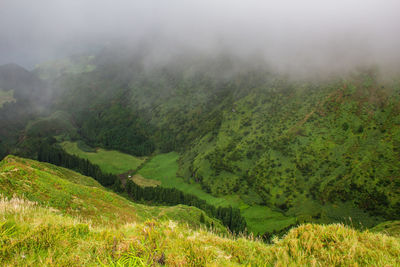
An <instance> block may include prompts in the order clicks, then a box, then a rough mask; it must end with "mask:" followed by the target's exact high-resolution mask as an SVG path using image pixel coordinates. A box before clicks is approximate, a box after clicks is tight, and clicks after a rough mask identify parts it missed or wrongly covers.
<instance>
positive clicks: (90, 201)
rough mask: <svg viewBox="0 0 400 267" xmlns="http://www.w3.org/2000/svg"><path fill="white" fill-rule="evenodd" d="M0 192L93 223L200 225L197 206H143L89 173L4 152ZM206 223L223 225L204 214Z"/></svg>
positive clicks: (217, 226) (114, 224)
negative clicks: (171, 220) (157, 222)
mask: <svg viewBox="0 0 400 267" xmlns="http://www.w3.org/2000/svg"><path fill="white" fill-rule="evenodd" d="M0 194H2V195H3V196H4V197H8V198H11V197H13V196H17V197H24V198H26V199H28V200H30V201H34V202H37V203H39V204H40V205H44V206H48V207H51V208H54V209H57V210H58V211H60V212H61V213H62V214H66V215H70V216H77V215H79V217H81V218H84V219H85V220H91V221H92V223H93V224H101V225H110V226H118V225H120V224H122V223H135V222H140V221H145V220H147V219H160V220H164V219H166V220H168V219H171V218H174V220H177V221H182V222H185V223H188V224H190V225H200V223H199V218H200V214H201V213H203V212H202V211H200V210H199V209H197V208H194V207H188V206H182V205H181V206H179V205H178V206H173V207H161V206H154V207H153V206H146V205H141V204H136V203H133V202H131V201H129V200H127V199H125V198H124V197H122V196H119V195H117V194H115V193H114V192H111V191H108V190H106V189H105V188H103V187H102V186H101V185H100V184H99V183H98V182H97V181H95V180H94V179H93V178H91V177H87V176H83V175H81V174H78V173H76V172H73V171H71V170H68V169H65V168H62V167H58V166H54V165H51V164H48V163H42V162H37V161H34V160H28V159H22V158H18V157H15V156H7V157H6V158H5V159H3V160H2V161H1V163H0ZM205 217H206V223H207V224H211V222H213V224H214V225H215V227H216V229H219V231H225V228H224V227H223V226H222V225H221V224H220V223H219V222H218V221H216V220H214V219H211V218H209V217H207V216H205Z"/></svg>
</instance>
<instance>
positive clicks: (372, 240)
mask: <svg viewBox="0 0 400 267" xmlns="http://www.w3.org/2000/svg"><path fill="white" fill-rule="evenodd" d="M0 194H1V195H2V196H1V197H0V244H1V247H0V264H1V265H2V266H35V265H40V266H97V265H100V264H104V265H106V266H263V265H267V266H311V265H317V266H350V265H359V266H397V265H399V264H400V259H399V257H398V255H399V254H400V240H399V238H397V237H391V236H388V235H385V234H381V233H371V232H368V231H363V232H360V231H357V230H354V229H351V228H349V227H345V226H343V225H340V224H333V225H327V226H322V225H312V224H306V225H302V226H299V227H296V228H294V229H292V230H290V231H289V233H288V234H287V235H286V236H285V237H284V238H283V239H279V240H278V239H275V240H274V242H273V244H271V245H267V244H265V243H263V242H260V241H259V240H254V239H253V238H249V237H245V236H243V237H234V236H231V235H229V234H227V233H226V232H225V231H224V229H223V228H222V226H221V225H220V224H219V223H218V221H215V220H213V219H211V218H209V217H208V216H207V215H205V214H204V213H203V212H201V211H200V210H198V209H196V208H194V207H187V206H182V205H178V206H174V207H151V206H144V205H141V204H135V203H132V202H130V201H128V200H126V199H125V198H123V197H121V196H119V195H117V194H115V193H112V192H109V191H108V190H107V189H105V188H103V187H102V186H101V185H100V184H99V183H97V182H96V181H95V180H93V179H92V178H90V177H86V176H83V175H80V174H78V173H76V172H73V171H71V170H68V169H64V168H61V167H57V166H54V165H51V164H48V163H43V162H37V161H34V160H29V159H23V158H19V157H15V156H8V157H6V158H5V159H4V160H2V161H1V162H0ZM172 220H173V221H172ZM394 223H395V222H392V224H394ZM204 224H213V225H214V227H215V228H214V230H213V231H211V229H206V228H205V227H204ZM202 225H203V226H202Z"/></svg>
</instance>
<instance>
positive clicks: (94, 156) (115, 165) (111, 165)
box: [61, 141, 144, 174]
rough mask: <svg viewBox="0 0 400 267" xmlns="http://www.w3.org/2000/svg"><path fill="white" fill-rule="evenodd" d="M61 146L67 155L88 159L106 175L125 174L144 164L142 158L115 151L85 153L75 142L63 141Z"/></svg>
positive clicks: (100, 150) (101, 150) (103, 150)
mask: <svg viewBox="0 0 400 267" xmlns="http://www.w3.org/2000/svg"><path fill="white" fill-rule="evenodd" d="M61 145H62V147H63V148H64V149H65V151H67V153H70V154H73V155H77V156H78V157H81V158H85V159H88V160H90V162H92V163H93V164H97V165H99V166H100V168H101V169H102V171H104V172H107V173H113V174H121V173H125V172H128V171H130V170H135V169H136V168H137V167H138V166H140V165H141V164H142V163H143V162H144V159H143V158H138V157H134V156H132V155H128V154H125V153H121V152H118V151H115V150H105V149H102V148H98V149H97V150H96V153H93V152H85V151H82V150H81V149H79V148H78V146H77V143H76V142H68V141H65V142H63V143H62V144H61Z"/></svg>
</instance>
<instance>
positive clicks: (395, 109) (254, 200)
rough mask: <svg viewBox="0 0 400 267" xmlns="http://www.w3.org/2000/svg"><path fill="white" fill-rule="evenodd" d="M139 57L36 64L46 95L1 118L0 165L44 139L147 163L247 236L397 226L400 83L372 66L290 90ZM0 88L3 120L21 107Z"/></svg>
mask: <svg viewBox="0 0 400 267" xmlns="http://www.w3.org/2000/svg"><path fill="white" fill-rule="evenodd" d="M144 58H145V53H132V52H130V51H128V50H127V51H123V50H120V51H119V53H116V52H115V51H113V50H112V49H105V50H103V51H101V52H99V53H98V54H96V55H94V56H93V57H83V58H82V60H81V61H79V60H71V61H70V62H73V63H68V64H69V65H68V66H69V67H68V68H67V69H69V70H71V71H66V72H57V73H56V74H52V72H51V71H46V68H47V69H51V68H52V67H51V64H48V65H47V66H45V65H44V66H41V67H40V72H41V73H46V75H47V76H46V80H45V81H44V80H42V81H40V80H39V81H40V82H41V83H45V84H46V86H42V87H41V88H51V89H52V94H51V95H50V96H49V97H48V98H46V101H47V102H46V105H42V106H44V107H46V108H43V110H40V111H37V112H36V113H32V112H30V113H29V112H27V113H29V114H28V115H26V113H22V115H21V118H23V119H21V120H19V119H18V118H16V117H15V118H14V120H16V121H18V123H17V124H16V125H15V127H14V126H13V127H12V128H10V125H13V124H7V123H6V122H4V123H6V124H5V125H7V127H8V128H9V130H7V131H5V130H2V132H0V134H2V135H1V138H2V140H5V141H4V143H5V144H2V145H1V146H2V148H1V149H2V150H3V152H2V153H3V155H4V154H6V153H8V152H14V153H18V154H19V155H26V156H29V157H33V158H35V157H37V151H38V148H39V146H40V143H41V142H42V140H43V138H44V137H46V138H47V137H49V136H53V135H55V136H56V138H57V140H58V141H60V142H61V141H65V140H67V141H68V140H73V141H75V140H81V141H83V142H84V143H86V144H87V145H88V146H90V147H102V148H107V149H116V150H120V151H123V152H127V153H130V154H132V155H134V156H154V158H153V159H150V160H149V161H148V162H147V163H146V164H145V165H143V166H141V167H142V168H139V170H138V173H139V174H140V175H142V176H143V177H144V178H147V179H153V180H159V181H161V186H162V187H168V188H172V187H174V188H178V189H180V190H188V192H190V193H191V194H193V195H196V196H197V197H198V198H200V199H202V200H205V201H207V203H209V204H214V203H217V202H219V205H232V206H233V207H236V208H239V209H240V210H241V212H242V215H243V216H244V217H245V218H246V220H247V222H248V225H249V227H250V228H251V229H250V230H251V231H254V232H256V233H264V232H265V231H269V232H271V231H273V230H280V229H283V228H286V227H287V226H289V225H292V224H295V223H296V221H297V222H319V223H330V222H344V223H348V224H352V225H354V226H355V227H360V228H362V227H372V226H374V225H376V224H377V223H380V222H383V221H384V220H396V219H400V218H399V216H400V194H399V189H400V176H399V175H400V163H399V162H400V160H399V159H400V95H399V93H400V87H399V82H398V81H396V80H394V79H385V80H383V79H381V78H380V75H379V70H377V69H374V68H369V69H362V70H357V71H354V73H350V74H348V75H346V76H343V77H336V78H331V79H329V80H328V79H324V80H322V79H321V80H319V81H294V80H291V79H289V78H287V77H284V76H282V75H278V74H275V73H273V72H271V71H269V70H268V69H266V68H264V67H260V66H258V67H257V68H252V67H249V65H246V64H244V63H243V62H241V61H240V60H238V59H234V58H232V57H229V56H217V57H215V58H213V59H211V58H209V57H205V56H200V57H198V58H196V57H194V56H188V55H182V58H177V59H176V60H175V61H173V62H170V64H168V65H162V64H161V65H154V66H148V65H146V60H145V59H144ZM74 65H75V67H73V66H74ZM84 66H91V67H90V68H87V67H84ZM72 69H73V70H74V71H72ZM36 72H39V70H37V71H36ZM29 75H31V76H33V77H36V76H35V75H34V73H29ZM35 79H38V78H37V77H36V78H35ZM0 88H3V89H6V90H7V89H8V88H10V89H14V98H15V99H16V100H17V102H16V103H13V104H10V103H8V104H5V105H4V107H3V108H2V109H1V110H0V114H1V116H2V118H5V117H7V116H9V114H10V112H9V111H10V110H9V108H10V107H13V109H17V107H18V105H20V104H19V101H20V99H21V98H20V97H18V94H16V92H17V91H18V90H16V88H11V87H10V86H8V87H5V86H3V85H2V84H0ZM43 90H44V89H43ZM42 95H43V94H42ZM29 101H31V102H32V103H36V102H37V101H38V100H37V99H36V100H35V98H32V100H29ZM35 101H36V102H35ZM49 103H50V104H49ZM27 106H29V105H27ZM30 106H33V104H30ZM24 107H25V106H24ZM37 113H39V114H37ZM5 114H7V115H5ZM32 114H33V115H32ZM57 114H63V115H62V116H60V115H57ZM9 119H10V118H9ZM55 119H56V120H61V122H62V123H61V122H59V123H55V122H54V120H55ZM3 121H4V120H2V122H1V123H2V125H3ZM28 121H31V123H29V124H28ZM50 125H57V127H56V126H54V127H56V128H57V130H56V131H52V130H49V127H48V126H50ZM167 152H175V153H177V154H174V153H172V154H170V153H167ZM160 153H161V155H160ZM165 155H175V156H174V158H175V159H176V158H178V161H177V162H178V165H176V161H175V160H173V161H172V160H170V159H171V158H173V157H171V156H165ZM168 162H169V165H167V163H168ZM154 165H158V166H159V167H157V168H158V169H157V168H155V169H154V168H151V166H154ZM131 170H132V171H133V170H136V167H134V166H133V165H132V168H131ZM161 170H162V171H161ZM349 217H350V218H351V219H349ZM276 218H279V220H275V219H276Z"/></svg>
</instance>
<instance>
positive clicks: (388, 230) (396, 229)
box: [371, 221, 400, 238]
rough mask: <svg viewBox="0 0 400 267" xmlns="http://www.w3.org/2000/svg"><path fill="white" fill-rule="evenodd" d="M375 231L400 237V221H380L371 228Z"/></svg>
mask: <svg viewBox="0 0 400 267" xmlns="http://www.w3.org/2000/svg"><path fill="white" fill-rule="evenodd" d="M371 231H373V232H382V233H385V234H387V235H390V236H395V237H399V238H400V221H387V222H383V223H380V224H378V225H376V226H375V227H373V228H372V229H371Z"/></svg>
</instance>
